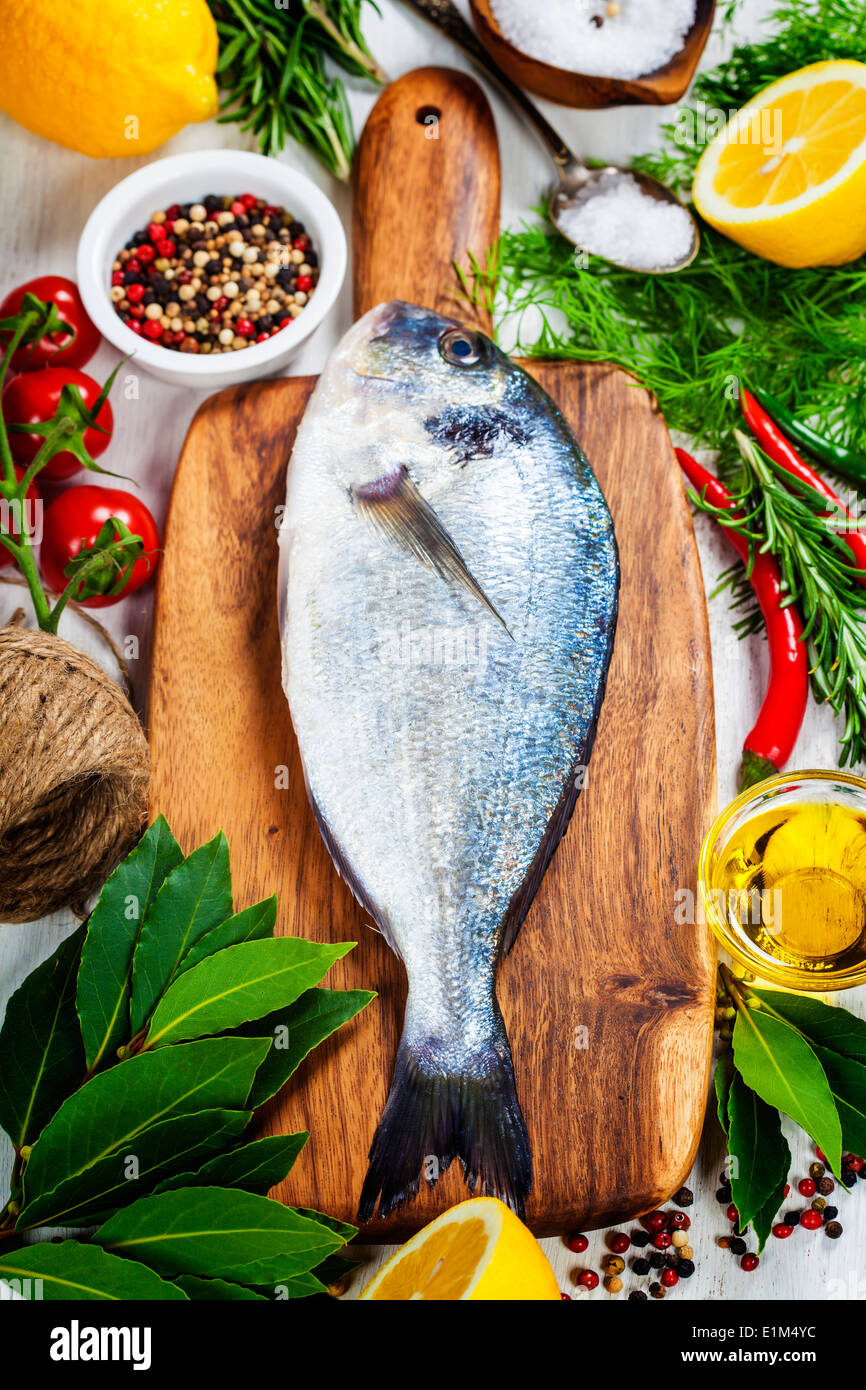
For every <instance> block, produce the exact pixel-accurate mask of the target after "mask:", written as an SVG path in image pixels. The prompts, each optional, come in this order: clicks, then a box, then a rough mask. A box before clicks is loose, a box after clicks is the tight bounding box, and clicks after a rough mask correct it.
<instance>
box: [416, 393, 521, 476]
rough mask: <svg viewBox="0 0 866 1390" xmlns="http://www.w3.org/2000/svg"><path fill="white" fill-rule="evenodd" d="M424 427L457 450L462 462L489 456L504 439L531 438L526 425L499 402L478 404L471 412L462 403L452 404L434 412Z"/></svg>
mask: <svg viewBox="0 0 866 1390" xmlns="http://www.w3.org/2000/svg"><path fill="white" fill-rule="evenodd" d="M424 428H425V429H426V430H427V433H428V434H430V435H431V436H432V437H433V439H435V441H436V443H437V444H444V445H447V446H449V447H450V448H452V449H454V450H456V452H457V462H458V463H464V462H465V461H466V460H467V459H470V458H489V457H490V455H491V454H492V453H493V450H494V449H495V447H496V444H497V442H498V440H500V439H509V440H511V442H512V443H514V444H526V443H527V441H528V439H529V435H528V434H527V432H526V430H525V429H524V428H523V426H522V425H520V424H518V422H517V421H516V420H515V419H514V418H513V417H512V416H511V415H509V414H508V413H507V412H506V411H504V410H497V409H496V407H495V406H478V407H476V408H475V409H474V410H472V411H468V412H467V411H465V410H462V409H461V408H460V407H459V406H455V407H453V408H448V409H446V410H444V411H443V412H442V414H441V415H432V416H431V417H430V419H429V420H426V421H425V422H424Z"/></svg>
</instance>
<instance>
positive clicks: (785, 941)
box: [713, 802, 866, 976]
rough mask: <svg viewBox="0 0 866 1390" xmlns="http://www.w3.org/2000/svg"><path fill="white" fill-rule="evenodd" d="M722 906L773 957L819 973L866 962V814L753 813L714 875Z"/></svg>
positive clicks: (793, 808) (740, 931) (811, 807)
mask: <svg viewBox="0 0 866 1390" xmlns="http://www.w3.org/2000/svg"><path fill="white" fill-rule="evenodd" d="M713 882H714V890H715V892H716V893H717V895H718V897H717V900H716V904H715V906H716V911H717V912H724V915H725V917H726V918H727V922H728V927H729V929H730V931H731V932H732V933H733V934H734V936H735V937H737V938H739V939H740V940H741V941H743V944H744V945H745V944H746V939H747V940H748V942H751V944H752V946H753V948H755V949H757V951H758V952H760V954H761V955H762V956H764V957H765V958H767V960H768V961H774V962H777V963H778V964H779V965H781V966H794V967H796V968H797V969H798V970H802V971H806V972H808V973H809V974H812V975H815V976H821V975H822V974H827V975H831V974H833V975H835V974H837V973H838V972H840V971H845V972H848V971H850V970H853V969H856V968H857V967H858V966H861V965H863V964H864V962H866V817H864V816H863V815H862V814H861V813H860V812H859V811H858V809H857V808H856V807H850V806H845V805H840V804H833V803H828V802H803V803H800V804H797V803H796V802H795V803H790V804H787V805H786V804H782V805H777V806H776V807H775V808H768V809H767V810H765V811H762V812H760V813H759V814H758V815H755V816H752V817H750V818H749V819H748V820H747V821H746V822H745V823H744V824H743V825H741V826H740V827H739V828H738V829H736V830H735V832H734V833H733V834H732V836H731V838H730V840H729V841H728V843H727V844H726V845H725V847H724V849H723V850H722V852H721V853H720V855H719V858H718V861H717V864H716V868H715V873H714V875H713Z"/></svg>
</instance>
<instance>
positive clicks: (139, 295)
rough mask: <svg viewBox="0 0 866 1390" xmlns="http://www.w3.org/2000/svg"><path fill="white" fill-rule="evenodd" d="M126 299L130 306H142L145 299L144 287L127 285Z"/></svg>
mask: <svg viewBox="0 0 866 1390" xmlns="http://www.w3.org/2000/svg"><path fill="white" fill-rule="evenodd" d="M126 297H127V299H128V300H129V302H130V304H140V303H141V301H142V300H143V299H144V285H127V287H126Z"/></svg>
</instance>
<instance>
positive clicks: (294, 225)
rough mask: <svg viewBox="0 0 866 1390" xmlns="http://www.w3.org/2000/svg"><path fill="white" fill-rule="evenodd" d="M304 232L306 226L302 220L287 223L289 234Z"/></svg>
mask: <svg viewBox="0 0 866 1390" xmlns="http://www.w3.org/2000/svg"><path fill="white" fill-rule="evenodd" d="M305 232H306V227H305V226H304V224H303V222H290V223H289V236H291V237H296V236H303V235H304V233H305Z"/></svg>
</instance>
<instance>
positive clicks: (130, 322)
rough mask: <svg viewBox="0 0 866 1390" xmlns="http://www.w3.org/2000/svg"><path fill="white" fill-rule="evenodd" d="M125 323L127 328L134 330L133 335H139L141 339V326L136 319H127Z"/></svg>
mask: <svg viewBox="0 0 866 1390" xmlns="http://www.w3.org/2000/svg"><path fill="white" fill-rule="evenodd" d="M124 322H125V323H126V326H127V328H131V329H132V331H133V333H137V334H138V335H139V337H140V336H141V324H140V323H138V322H137V321H136V319H125V320H124Z"/></svg>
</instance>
